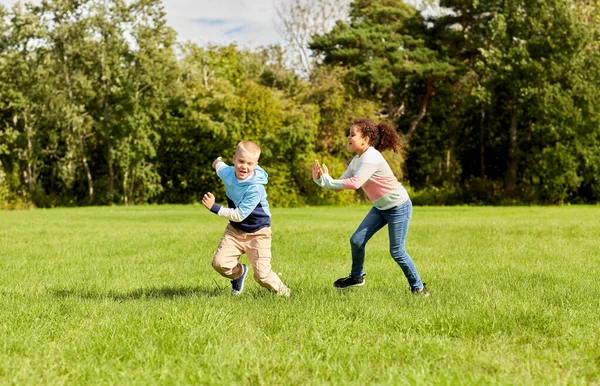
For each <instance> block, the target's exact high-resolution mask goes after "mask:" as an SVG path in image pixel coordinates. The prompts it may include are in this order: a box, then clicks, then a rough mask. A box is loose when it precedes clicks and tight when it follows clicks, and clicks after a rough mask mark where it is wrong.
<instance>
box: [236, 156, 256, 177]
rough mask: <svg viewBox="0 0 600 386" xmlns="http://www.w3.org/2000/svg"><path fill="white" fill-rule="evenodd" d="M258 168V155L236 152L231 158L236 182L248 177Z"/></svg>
mask: <svg viewBox="0 0 600 386" xmlns="http://www.w3.org/2000/svg"><path fill="white" fill-rule="evenodd" d="M257 166H258V155H256V154H250V153H248V152H239V153H238V152H236V153H235V155H234V156H233V167H234V169H235V176H236V177H237V179H238V180H245V179H246V178H248V177H250V176H251V175H252V173H253V172H254V169H256V167H257Z"/></svg>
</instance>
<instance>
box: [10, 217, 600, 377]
mask: <svg viewBox="0 0 600 386" xmlns="http://www.w3.org/2000/svg"><path fill="white" fill-rule="evenodd" d="M368 209H369V207H365V206H361V207H351V208H300V209H275V210H273V232H274V238H273V255H274V258H273V266H274V268H275V270H276V271H277V272H280V273H281V277H282V279H283V280H284V281H285V282H286V284H287V285H288V286H289V287H290V288H291V289H292V298H290V299H281V298H277V297H275V296H273V295H272V294H270V293H268V292H267V291H266V290H264V289H262V288H261V287H259V286H258V285H257V284H256V283H255V282H254V281H253V280H252V278H251V276H250V277H249V280H248V282H247V283H246V289H245V292H244V293H243V294H242V295H241V296H240V297H237V298H234V297H232V296H231V295H230V285H229V281H228V280H226V279H224V278H222V277H220V276H219V275H218V274H217V273H216V272H215V271H214V270H213V269H212V267H211V266H210V262H211V259H212V255H213V253H214V250H215V248H216V246H217V244H218V242H219V240H220V237H221V235H222V232H223V230H224V227H225V225H226V220H224V219H221V218H218V217H217V216H215V215H213V214H212V213H210V212H208V211H206V210H205V209H204V208H203V207H201V206H160V207H152V206H143V207H129V208H124V207H104V208H83V209H52V210H32V211H17V212H0V384H24V385H31V384H69V385H72V384H75V385H79V384H81V385H84V384H85V385H88V384H138V385H151V384H178V385H179V384H215V385H229V384H239V385H246V384H247V385H263V384H264V385H304V384H307V385H322V384H332V385H346V384H356V385H359V384H360V385H364V384H390V385H403V384H406V385H415V384H422V385H429V384H467V385H468V384H506V385H523V384H539V385H548V384H560V385H562V384H569V385H571V384H573V385H577V384H581V385H589V384H596V385H598V384H600V280H599V278H600V257H599V256H600V206H571V207H548V208H543V207H518V208H517V207H501V208H488V207H446V208H442V207H415V209H414V214H413V220H412V222H411V229H410V231H409V235H408V251H409V253H410V254H411V255H412V257H413V259H414V260H415V263H416V265H417V267H418V269H419V271H420V273H421V276H422V277H423V279H424V281H425V282H427V285H428V287H429V289H430V292H431V296H430V297H429V298H427V299H424V298H420V297H415V296H412V295H411V294H410V293H409V291H408V284H407V282H406V280H405V278H404V277H403V276H402V274H401V271H400V269H399V267H398V266H397V265H396V264H395V263H394V262H393V260H392V259H391V257H390V256H389V253H388V244H387V232H386V231H383V232H380V233H379V234H377V235H376V236H375V237H374V238H373V239H372V240H371V241H370V243H369V244H368V246H367V259H366V268H365V269H366V271H367V272H368V275H367V283H366V285H365V286H364V287H360V288H356V289H352V290H349V291H347V292H343V293H338V292H337V291H336V290H334V288H333V287H332V283H333V281H334V280H335V279H337V278H339V277H342V276H346V274H347V273H348V272H349V268H350V255H349V250H350V247H349V241H348V240H349V237H350V235H351V234H352V232H353V231H354V229H355V228H356V226H357V225H358V223H359V222H360V221H361V219H362V218H363V216H364V215H365V213H366V212H367V211H368ZM242 261H243V262H247V258H246V256H243V257H242Z"/></svg>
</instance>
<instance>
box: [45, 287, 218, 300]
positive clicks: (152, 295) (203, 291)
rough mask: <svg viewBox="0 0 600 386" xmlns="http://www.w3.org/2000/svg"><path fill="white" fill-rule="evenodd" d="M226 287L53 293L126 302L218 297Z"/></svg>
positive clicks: (82, 290) (55, 292) (70, 290)
mask: <svg viewBox="0 0 600 386" xmlns="http://www.w3.org/2000/svg"><path fill="white" fill-rule="evenodd" d="M226 289H227V288H226V287H219V286H211V287H208V286H204V287H201V286H195V287H190V286H187V287H186V286H181V287H150V288H139V289H135V290H133V291H107V292H100V291H90V290H86V289H69V288H63V289H53V290H51V293H52V294H53V295H54V296H56V297H59V298H71V297H75V298H80V299H88V300H105V299H109V300H114V301H118V302H124V301H128V300H152V299H175V298H181V297H194V296H203V297H216V296H222V295H224V294H226V293H228V292H227V291H226Z"/></svg>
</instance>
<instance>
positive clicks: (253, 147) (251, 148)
mask: <svg viewBox="0 0 600 386" xmlns="http://www.w3.org/2000/svg"><path fill="white" fill-rule="evenodd" d="M242 153H248V154H252V155H254V156H256V158H258V157H260V146H258V145H257V144H256V143H254V142H252V141H242V142H240V143H238V145H237V148H236V149H235V154H242Z"/></svg>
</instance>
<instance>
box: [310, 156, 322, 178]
mask: <svg viewBox="0 0 600 386" xmlns="http://www.w3.org/2000/svg"><path fill="white" fill-rule="evenodd" d="M321 175H322V172H321V166H320V165H319V161H317V160H315V162H313V164H312V178H313V180H318V179H319V178H321Z"/></svg>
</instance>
